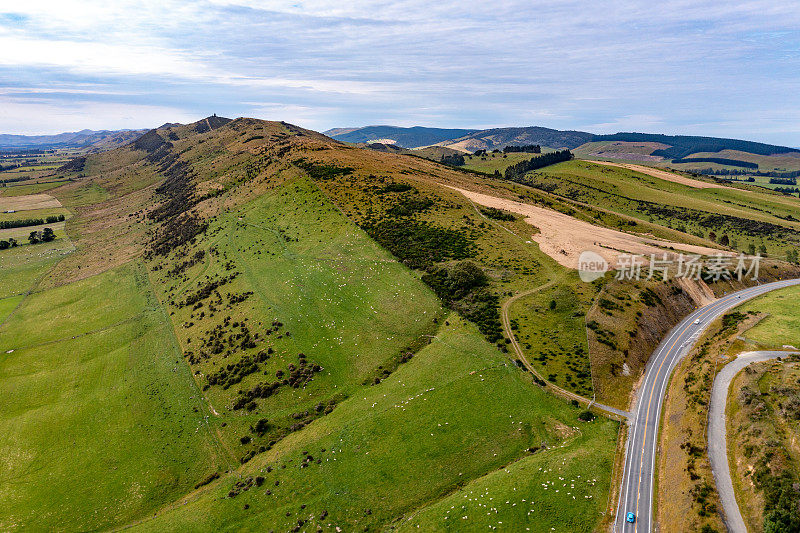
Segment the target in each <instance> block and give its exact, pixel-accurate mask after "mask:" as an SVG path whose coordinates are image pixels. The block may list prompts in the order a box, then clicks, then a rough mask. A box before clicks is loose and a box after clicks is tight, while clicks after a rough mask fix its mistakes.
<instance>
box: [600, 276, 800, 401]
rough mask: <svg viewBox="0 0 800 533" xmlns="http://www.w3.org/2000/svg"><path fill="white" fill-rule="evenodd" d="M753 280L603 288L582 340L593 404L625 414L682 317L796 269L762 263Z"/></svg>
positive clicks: (623, 284)
mask: <svg viewBox="0 0 800 533" xmlns="http://www.w3.org/2000/svg"><path fill="white" fill-rule="evenodd" d="M762 263H763V264H762V268H761V271H760V273H759V277H758V280H757V281H756V280H752V279H744V280H742V281H738V280H720V281H718V282H716V283H706V282H705V281H703V280H694V279H690V278H677V279H670V280H669V281H667V282H661V281H658V282H657V281H624V280H616V279H614V280H610V281H608V282H606V284H605V286H604V288H603V290H602V292H601V293H600V294H599V295H598V297H597V301H596V302H595V304H594V306H593V307H592V309H591V310H590V311H589V313H588V314H587V319H586V324H587V336H588V339H589V351H590V354H591V360H592V372H593V382H594V390H595V394H596V398H597V401H599V402H603V403H607V404H609V405H613V406H615V407H619V408H621V409H623V408H627V407H629V405H630V402H631V399H632V397H633V391H634V389H635V385H636V383H637V382H638V381H639V379H640V378H641V376H642V374H643V372H644V368H645V365H646V364H647V361H648V359H649V358H650V355H651V354H652V353H653V350H655V348H656V347H657V346H658V344H659V343H660V342H661V340H662V339H663V338H664V337H665V335H666V334H667V333H668V332H669V331H670V330H671V329H672V328H673V327H675V325H676V324H678V323H679V322H680V321H681V320H682V319H683V318H684V317H685V316H686V315H688V314H689V313H691V312H692V311H693V310H695V309H696V308H698V307H702V306H704V305H706V304H708V303H710V302H712V301H713V300H714V299H715V298H716V297H717V296H721V295H722V294H724V293H728V292H732V291H736V290H739V289H743V288H745V287H748V286H752V285H755V284H757V283H767V282H770V281H775V280H778V279H780V278H784V279H785V278H788V277H800V268H798V267H796V266H792V265H788V264H786V263H772V262H766V261H764V262H762Z"/></svg>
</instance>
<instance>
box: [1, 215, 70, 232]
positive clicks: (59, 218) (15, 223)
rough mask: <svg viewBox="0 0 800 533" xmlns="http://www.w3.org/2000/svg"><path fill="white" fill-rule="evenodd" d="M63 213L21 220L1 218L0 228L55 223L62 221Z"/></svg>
mask: <svg viewBox="0 0 800 533" xmlns="http://www.w3.org/2000/svg"><path fill="white" fill-rule="evenodd" d="M63 221H64V215H53V216H49V217H47V218H26V219H22V220H1V221H0V229H11V228H24V227H26V226H41V225H42V224H55V223H56V222H63Z"/></svg>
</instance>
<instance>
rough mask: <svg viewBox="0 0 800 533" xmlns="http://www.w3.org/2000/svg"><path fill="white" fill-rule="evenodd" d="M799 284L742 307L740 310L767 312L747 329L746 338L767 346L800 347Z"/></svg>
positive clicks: (778, 347)
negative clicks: (764, 316) (756, 323)
mask: <svg viewBox="0 0 800 533" xmlns="http://www.w3.org/2000/svg"><path fill="white" fill-rule="evenodd" d="M799 307H800V287H790V288H788V289H782V290H779V291H774V292H771V293H769V294H765V295H764V296H761V297H759V298H756V299H755V300H751V301H749V302H747V303H745V304H744V305H742V307H741V312H747V311H753V312H761V313H767V317H766V318H764V319H763V320H762V321H761V322H759V323H758V325H756V326H755V327H754V328H752V329H751V330H749V331H748V332H747V338H748V339H749V340H752V341H755V342H757V343H759V344H761V345H763V346H765V347H769V348H777V349H780V348H781V347H782V346H783V345H784V344H789V345H793V346H796V347H798V348H800V315H798V313H797V309H798V308H799Z"/></svg>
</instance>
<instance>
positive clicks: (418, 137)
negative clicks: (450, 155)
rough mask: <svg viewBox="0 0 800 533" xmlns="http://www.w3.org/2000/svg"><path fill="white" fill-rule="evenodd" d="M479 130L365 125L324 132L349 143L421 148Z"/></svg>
mask: <svg viewBox="0 0 800 533" xmlns="http://www.w3.org/2000/svg"><path fill="white" fill-rule="evenodd" d="M476 131H477V130H464V129H444V128H424V127H422V126H414V127H413V128H401V127H398V126H364V127H363V128H335V129H332V130H328V131H324V132H322V133H323V134H324V135H327V136H328V137H331V138H333V139H336V140H337V141H342V142H349V143H369V142H383V143H384V144H386V143H387V142H388V143H393V144H396V145H398V146H400V147H402V148H419V147H420V146H430V145H432V144H437V143H440V142H442V141H447V140H450V139H456V138H458V137H463V136H465V135H469V134H471V133H474V132H476Z"/></svg>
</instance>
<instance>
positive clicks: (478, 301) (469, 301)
mask: <svg viewBox="0 0 800 533" xmlns="http://www.w3.org/2000/svg"><path fill="white" fill-rule="evenodd" d="M422 281H424V282H425V283H427V284H428V285H429V286H430V287H431V288H432V289H433V291H434V292H435V293H436V295H437V296H439V298H441V299H442V300H443V301H444V302H445V305H447V306H448V307H450V308H451V309H454V310H456V311H458V312H459V313H460V314H461V315H462V316H464V317H465V318H467V319H468V320H471V321H472V322H474V323H475V324H477V326H478V329H480V330H481V333H483V334H484V335H486V337H487V338H488V339H489V341H491V342H497V341H498V340H500V339H502V337H503V335H502V329H501V324H500V311H499V298H498V297H497V295H495V294H493V293H492V292H491V291H489V290H488V289H487V288H486V286H487V285H488V283H489V278H488V277H487V276H486V274H485V273H484V272H483V270H481V269H480V267H478V265H476V264H475V263H473V262H472V261H461V262H459V263H456V264H455V265H452V266H442V267H431V268H429V269H428V272H427V273H426V274H424V275H423V276H422Z"/></svg>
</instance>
